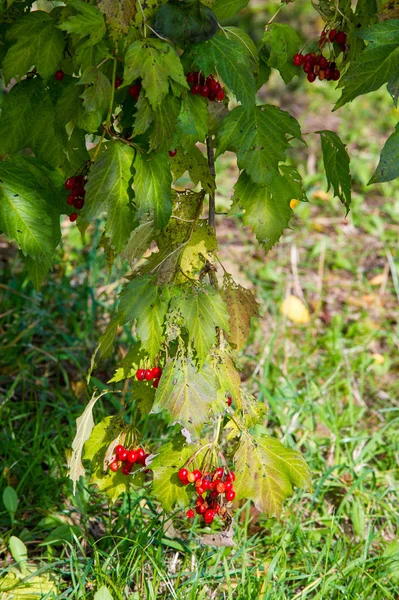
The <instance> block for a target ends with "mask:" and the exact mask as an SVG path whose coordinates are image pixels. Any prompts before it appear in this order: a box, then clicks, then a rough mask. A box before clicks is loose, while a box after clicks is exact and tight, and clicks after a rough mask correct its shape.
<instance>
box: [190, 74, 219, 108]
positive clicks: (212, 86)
mask: <svg viewBox="0 0 399 600" xmlns="http://www.w3.org/2000/svg"><path fill="white" fill-rule="evenodd" d="M187 83H188V84H189V85H190V86H191V93H192V94H194V95H197V94H199V95H200V96H202V97H203V98H208V99H209V100H211V101H212V102H215V101H216V102H222V100H224V96H225V93H224V90H223V89H222V86H221V85H220V83H219V82H218V81H216V79H215V78H214V77H213V76H212V75H210V76H209V77H207V78H206V79H205V77H204V76H203V75H202V74H201V73H199V72H198V71H195V72H190V73H188V74H187Z"/></svg>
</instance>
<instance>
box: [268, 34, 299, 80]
mask: <svg viewBox="0 0 399 600" xmlns="http://www.w3.org/2000/svg"><path fill="white" fill-rule="evenodd" d="M262 43H263V47H264V48H265V50H266V53H267V55H268V60H267V64H268V66H269V67H273V68H274V69H277V70H278V71H279V72H280V75H281V77H282V78H283V80H284V82H285V83H289V82H290V81H291V80H292V79H293V77H294V76H295V75H298V67H295V66H294V65H293V63H292V57H293V56H294V54H295V53H296V52H298V49H299V48H300V46H301V44H302V40H301V38H300V37H299V35H298V33H297V32H296V31H295V29H293V28H292V27H290V26H289V25H285V24H283V23H271V24H270V25H267V27H266V31H265V33H264V36H263V39H262Z"/></svg>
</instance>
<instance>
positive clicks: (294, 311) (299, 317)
mask: <svg viewBox="0 0 399 600" xmlns="http://www.w3.org/2000/svg"><path fill="white" fill-rule="evenodd" d="M281 312H282V313H283V315H285V316H286V317H288V318H289V319H290V321H292V322H293V323H296V324H298V325H303V324H305V323H309V321H310V315H309V311H308V309H307V308H306V306H305V305H304V303H303V302H302V300H300V299H299V298H297V297H296V296H292V295H291V296H288V297H287V298H285V300H284V302H283V303H282V305H281Z"/></svg>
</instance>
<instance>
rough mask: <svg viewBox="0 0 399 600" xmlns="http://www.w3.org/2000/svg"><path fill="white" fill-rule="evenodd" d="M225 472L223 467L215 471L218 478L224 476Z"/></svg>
mask: <svg viewBox="0 0 399 600" xmlns="http://www.w3.org/2000/svg"><path fill="white" fill-rule="evenodd" d="M223 473H224V469H223V467H218V468H217V469H216V471H215V475H216V477H217V478H218V479H220V478H221V477H223Z"/></svg>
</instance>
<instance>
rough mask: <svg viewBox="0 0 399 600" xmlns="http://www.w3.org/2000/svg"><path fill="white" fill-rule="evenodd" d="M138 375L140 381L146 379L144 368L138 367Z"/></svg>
mask: <svg viewBox="0 0 399 600" xmlns="http://www.w3.org/2000/svg"><path fill="white" fill-rule="evenodd" d="M136 377H137V379H138V380H139V381H144V379H145V371H144V369H138V371H136Z"/></svg>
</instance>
